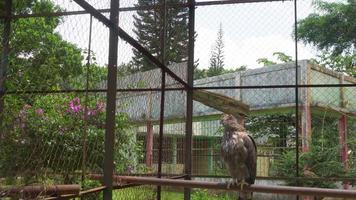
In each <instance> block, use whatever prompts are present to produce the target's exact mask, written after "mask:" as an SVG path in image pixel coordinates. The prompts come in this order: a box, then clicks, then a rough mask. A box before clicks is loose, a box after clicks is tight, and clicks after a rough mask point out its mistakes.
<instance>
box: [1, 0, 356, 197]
mask: <svg viewBox="0 0 356 200" xmlns="http://www.w3.org/2000/svg"><path fill="white" fill-rule="evenodd" d="M74 1H75V2H76V3H77V4H78V5H80V6H81V7H83V8H84V10H82V11H69V12H57V13H34V14H16V15H11V2H12V1H11V0H6V8H7V9H6V10H7V14H6V15H3V16H0V19H1V18H2V19H4V21H5V26H4V35H3V41H2V43H3V46H4V48H3V52H2V63H1V65H0V79H1V77H2V74H3V73H2V72H3V71H5V70H6V68H7V66H8V59H7V57H8V55H9V39H10V29H11V20H12V19H19V18H30V17H51V16H70V15H82V14H90V15H92V16H93V17H95V18H97V19H98V20H99V21H101V22H102V23H103V24H104V25H106V26H107V27H108V28H109V29H110V38H109V58H108V59H109V67H108V68H109V72H108V80H107V83H108V84H107V85H108V89H94V90H93V89H85V90H82V89H78V90H52V91H4V89H3V88H2V85H0V99H2V97H3V96H4V95H27V94H63V93H105V92H106V93H107V111H108V112H107V117H106V133H105V155H104V158H105V159H104V174H103V176H102V177H101V180H103V183H104V185H105V186H102V187H100V188H94V189H92V190H88V193H93V192H99V191H104V199H105V200H106V199H112V191H113V190H114V189H121V188H125V187H132V186H137V185H142V184H151V185H157V186H158V187H157V194H158V195H157V199H160V191H161V188H160V186H161V185H171V186H182V187H184V188H185V189H184V199H185V200H189V199H190V194H191V188H192V187H199V188H210V189H226V185H225V184H221V183H208V182H199V181H192V180H191V179H192V178H193V177H224V176H208V175H207V176H201V175H199V176H198V175H194V174H192V158H191V155H192V122H193V113H192V112H193V98H192V96H193V92H194V90H203V89H204V90H224V89H268V88H291V89H292V88H294V89H295V97H296V98H295V102H296V106H295V113H296V124H298V123H299V117H298V114H299V106H298V105H299V99H298V97H299V91H298V90H299V88H330V87H356V84H344V83H340V84H299V83H298V79H299V77H298V69H299V68H298V45H297V41H298V38H297V36H296V35H295V57H296V61H295V70H296V76H295V84H293V85H263V86H253V85H252V86H226V87H194V85H193V73H194V33H195V9H196V7H199V6H211V5H228V4H241V3H257V2H280V1H282V2H283V1H284V0H224V1H222V0H217V1H209V2H195V0H188V2H187V3H182V4H168V3H166V2H165V0H162V2H163V3H162V4H159V5H155V6H143V7H124V8H120V5H119V0H111V6H110V7H111V8H110V9H100V10H96V9H95V8H94V7H92V6H91V5H90V4H88V3H87V2H86V1H85V0H74ZM167 8H189V25H188V26H189V47H188V48H189V49H188V68H187V74H188V77H187V82H185V81H184V80H182V79H181V78H180V77H178V76H177V75H176V74H175V73H174V72H172V71H171V70H170V69H169V68H168V67H167V64H166V62H165V60H164V54H165V52H164V49H165V41H164V38H165V30H163V37H162V40H161V48H162V50H163V51H162V58H161V59H158V58H155V57H154V56H153V55H151V54H150V52H149V51H148V50H147V49H145V48H144V47H143V46H142V45H140V44H139V43H138V42H137V41H136V40H135V39H134V38H132V37H131V36H130V35H129V34H127V33H126V32H125V31H124V30H122V29H121V28H120V27H119V26H118V16H119V12H125V11H137V10H150V9H162V10H163V15H165V10H166V9H167ZM108 12H110V19H108V18H106V17H105V16H104V15H103V14H102V13H108ZM163 18H164V19H165V17H163ZM294 20H295V21H294V28H295V30H297V28H298V27H297V0H294ZM163 23H164V22H163ZM295 32H297V31H295ZM118 37H120V38H121V39H123V40H124V41H126V42H127V43H129V44H130V45H131V46H133V47H134V48H136V49H137V50H138V51H140V52H141V53H142V54H143V55H145V56H147V58H148V59H149V60H150V61H152V62H153V63H154V64H155V65H156V66H157V67H159V68H161V70H162V85H161V87H160V88H136V89H118V88H117V87H116V82H117V76H116V75H117V55H118V49H117V43H118ZM166 73H167V75H169V76H171V77H172V78H173V79H175V80H176V81H177V82H179V83H180V84H181V85H182V87H174V88H166V85H165V80H166ZM144 91H159V92H161V106H160V108H161V110H160V121H159V129H160V130H159V138H160V140H159V141H160V143H159V147H160V148H159V163H158V173H157V174H155V175H157V177H158V178H144V177H132V176H131V177H129V176H114V174H113V169H114V166H113V154H114V151H113V150H114V141H115V139H114V138H115V135H114V133H115V113H116V112H115V110H116V94H117V93H118V92H144ZM166 91H186V93H187V106H186V128H185V131H186V135H185V138H186V142H185V150H186V152H185V159H184V160H185V168H184V173H185V174H184V175H183V176H179V177H177V178H184V179H185V180H172V179H162V176H164V174H162V151H161V149H162V138H163V124H164V108H165V106H164V101H165V92H166ZM1 108H2V107H1V102H0V111H1ZM0 123H1V116H0ZM298 147H299V131H298V128H297V129H296V166H299V160H298V158H299V149H298ZM295 176H296V177H295V178H293V179H296V180H297V181H299V180H302V179H303V180H304V179H308V180H335V181H337V180H339V181H340V180H341V181H344V180H350V181H351V180H354V179H353V178H302V177H300V176H299V172H298V170H296V172H295ZM258 178H259V179H273V180H276V179H278V180H281V179H282V180H285V179H291V178H288V177H273V178H268V177H258ZM114 180H116V181H126V182H129V184H127V185H122V186H120V185H114V184H113V181H114ZM232 189H233V190H236V189H237V188H232ZM246 190H247V191H254V192H266V193H283V194H296V195H313V196H320V195H323V196H331V197H354V196H355V195H356V192H355V191H345V190H330V189H320V188H307V187H302V188H300V187H282V186H262V185H252V186H250V187H247V188H246ZM80 194H83V195H85V194H86V191H84V192H81V193H80ZM297 198H298V197H297Z"/></svg>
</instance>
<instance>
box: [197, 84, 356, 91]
mask: <svg viewBox="0 0 356 200" xmlns="http://www.w3.org/2000/svg"><path fill="white" fill-rule="evenodd" d="M326 87H356V83H355V84H307V85H306V84H300V85H244V86H220V87H215V86H211V87H204V86H197V87H193V90H229V89H270V88H326Z"/></svg>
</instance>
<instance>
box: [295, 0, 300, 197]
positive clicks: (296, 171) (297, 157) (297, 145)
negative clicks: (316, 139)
mask: <svg viewBox="0 0 356 200" xmlns="http://www.w3.org/2000/svg"><path fill="white" fill-rule="evenodd" d="M297 11H298V10H297V0H294V45H295V166H296V167H295V168H296V170H295V176H296V177H297V178H298V177H299V91H298V90H299V87H298V85H299V76H298V35H297V31H298V13H297ZM301 70H302V69H300V71H301ZM296 184H297V186H298V185H299V184H300V182H299V179H297V182H296ZM296 199H297V200H299V196H298V195H297V196H296Z"/></svg>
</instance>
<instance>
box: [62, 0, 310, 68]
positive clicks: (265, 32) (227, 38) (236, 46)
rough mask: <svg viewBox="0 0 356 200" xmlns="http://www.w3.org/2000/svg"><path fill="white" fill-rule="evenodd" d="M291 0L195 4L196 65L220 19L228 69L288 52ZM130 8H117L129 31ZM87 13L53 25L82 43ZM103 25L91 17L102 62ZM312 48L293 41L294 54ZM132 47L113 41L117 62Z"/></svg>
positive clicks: (95, 0)
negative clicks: (121, 9)
mask: <svg viewBox="0 0 356 200" xmlns="http://www.w3.org/2000/svg"><path fill="white" fill-rule="evenodd" d="M200 1H202V0H200ZM56 2H57V3H58V5H61V7H64V8H65V9H66V10H69V11H70V10H80V9H81V8H80V7H79V6H78V5H76V4H75V2H68V1H65V0H57V1H56ZM89 2H90V3H91V4H92V5H93V6H94V7H96V8H98V9H99V8H107V6H108V2H109V1H108V0H106V1H102V0H90V1H89ZM311 2H312V0H305V1H299V2H298V7H297V8H298V12H297V14H298V19H302V18H305V17H306V16H308V14H310V13H312V12H313V7H312V5H311ZM133 3H134V1H132V0H121V7H125V6H132V5H133ZM293 5H294V3H293V2H291V1H284V2H266V3H248V4H235V5H216V6H200V7H197V9H196V21H195V30H196V34H197V38H196V42H195V60H199V67H200V68H208V67H209V59H210V56H211V50H212V48H213V46H214V44H215V41H216V38H217V32H218V29H219V25H220V23H221V25H222V29H223V42H224V59H225V60H224V61H225V68H228V69H232V68H235V67H239V66H241V65H247V66H248V68H256V67H260V66H261V65H259V64H258V63H257V62H256V60H257V59H259V58H269V59H271V60H273V56H272V54H273V52H283V53H285V54H287V55H290V56H292V57H293V58H294V55H295V44H294V39H293V37H292V32H293V26H294V6H293ZM134 14H135V12H121V13H120V19H119V21H120V22H119V24H120V27H122V28H123V29H124V30H125V31H127V32H128V33H129V34H130V35H132V36H133V37H135V35H134V33H133V32H132V29H133V17H132V16H133V15H134ZM89 19H90V17H89V15H80V16H70V17H65V18H64V20H63V22H62V24H61V25H60V26H59V27H58V28H57V31H58V32H59V33H60V34H61V35H62V37H63V38H64V39H65V40H67V41H70V42H73V43H75V44H77V45H78V46H79V47H80V48H83V49H87V48H88V41H89V39H88V38H89V36H88V33H89ZM108 36H109V29H108V28H106V27H105V26H104V25H102V24H101V23H100V22H98V21H97V20H95V19H94V20H93V33H92V39H91V41H92V42H91V48H92V50H93V51H94V53H95V57H96V62H98V63H99V64H101V65H105V64H106V63H107V60H108V41H109V39H108V38H109V37H108ZM316 53H317V52H316V51H315V50H314V49H313V48H312V47H310V46H305V45H304V44H302V43H299V45H298V59H299V60H302V59H308V58H312V57H315V55H316ZM131 58H132V47H131V46H129V45H128V44H126V43H125V42H124V41H122V40H120V42H119V60H118V62H119V63H126V62H129V61H130V60H131Z"/></svg>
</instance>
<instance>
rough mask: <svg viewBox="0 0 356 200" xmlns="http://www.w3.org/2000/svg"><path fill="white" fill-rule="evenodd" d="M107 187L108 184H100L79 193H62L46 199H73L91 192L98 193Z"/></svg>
mask: <svg viewBox="0 0 356 200" xmlns="http://www.w3.org/2000/svg"><path fill="white" fill-rule="evenodd" d="M105 188H106V186H99V187H96V188H92V189H89V190H84V191H81V192H79V194H65V195H60V196H58V197H49V198H45V200H56V199H59V200H64V199H72V198H75V197H82V196H86V195H89V194H93V193H98V192H101V191H103V190H105Z"/></svg>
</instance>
